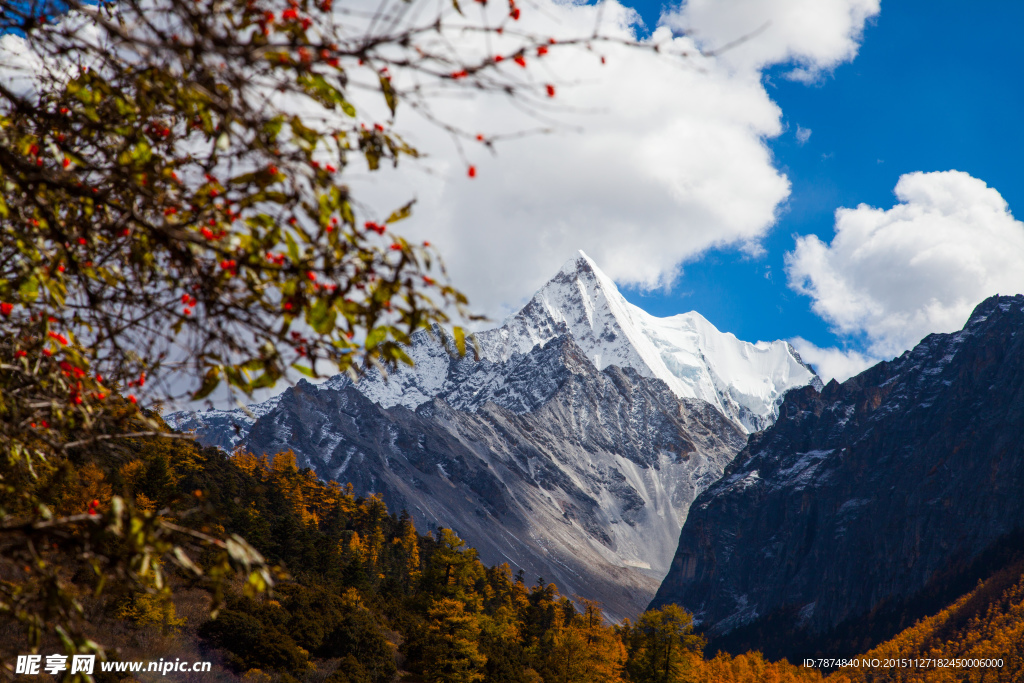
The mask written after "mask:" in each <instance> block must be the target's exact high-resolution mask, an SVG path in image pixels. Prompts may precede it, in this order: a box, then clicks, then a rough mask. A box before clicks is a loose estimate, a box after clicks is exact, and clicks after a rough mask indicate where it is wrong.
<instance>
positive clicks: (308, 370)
mask: <svg viewBox="0 0 1024 683" xmlns="http://www.w3.org/2000/svg"><path fill="white" fill-rule="evenodd" d="M292 367H293V368H295V369H296V370H298V371H299V372H301V373H302V374H303V375H305V376H306V377H310V378H315V377H316V373H315V372H313V369H312V368H307V367H306V366H305V365H299V364H298V363H292Z"/></svg>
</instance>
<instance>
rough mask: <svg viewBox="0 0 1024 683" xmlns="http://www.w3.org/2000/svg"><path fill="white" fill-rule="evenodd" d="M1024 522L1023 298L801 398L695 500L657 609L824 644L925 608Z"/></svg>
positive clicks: (714, 631) (997, 303)
mask: <svg viewBox="0 0 1024 683" xmlns="http://www.w3.org/2000/svg"><path fill="white" fill-rule="evenodd" d="M1022 527H1024V296H1015V297H993V298H990V299H988V300H986V301H985V302H983V303H982V304H981V305H979V306H978V307H977V308H976V309H975V311H974V313H973V314H972V316H971V318H970V320H969V321H968V323H967V325H966V326H965V327H964V329H963V330H962V331H960V332H957V333H953V334H937V335H930V336H928V337H926V338H925V339H924V340H922V342H921V343H920V344H919V345H918V346H917V347H915V348H914V349H913V350H911V351H909V352H907V353H904V354H903V355H902V356H900V357H899V358H897V359H895V360H893V361H892V362H887V363H880V364H879V365H876V366H875V367H873V368H871V369H869V370H867V371H866V372H864V373H862V374H861V375H858V376H857V377H854V378H851V379H850V380H847V381H846V382H844V383H842V384H838V383H836V382H834V381H833V382H831V383H829V384H828V385H827V386H826V387H825V388H824V389H823V390H822V391H821V393H818V392H817V391H815V390H814V389H813V388H809V387H808V388H804V389H796V390H793V391H791V392H790V393H789V394H787V395H786V398H785V400H784V402H783V404H782V406H781V409H780V416H779V420H778V421H777V422H776V423H775V425H774V426H772V427H770V428H768V429H767V430H765V431H764V432H761V433H758V434H755V435H752V436H751V438H750V441H749V442H748V444H747V446H746V448H745V449H744V450H743V451H742V452H741V453H740V454H739V455H738V456H737V457H736V459H735V460H734V461H733V462H732V463H731V464H730V465H729V466H728V467H727V469H726V472H725V474H724V476H723V477H722V479H721V480H720V481H718V482H716V483H715V484H714V485H713V486H711V487H710V488H709V489H708V490H706V491H705V492H704V493H702V494H701V495H700V496H699V497H698V498H697V500H696V501H695V502H694V504H693V506H692V507H691V509H690V513H689V516H688V518H687V520H686V523H685V525H684V527H683V530H682V532H681V534H680V541H679V546H678V549H677V551H676V554H675V558H674V560H673V562H672V567H671V569H670V571H669V574H668V576H667V577H666V578H665V580H664V582H663V583H662V585H661V588H660V589H659V591H658V593H657V596H656V597H655V599H654V601H653V603H652V604H653V605H655V606H657V605H662V604H666V603H672V602H675V603H678V604H680V605H683V606H684V607H686V608H687V609H689V610H691V611H693V612H694V613H695V615H696V617H697V619H699V621H700V623H701V626H702V628H703V629H704V630H705V631H706V632H707V633H708V634H709V635H711V636H712V638H718V639H719V641H720V642H723V641H724V640H727V638H726V639H723V638H722V636H723V635H724V634H729V633H733V632H737V631H742V630H746V631H747V632H755V631H756V632H759V633H762V634H763V633H766V632H775V633H776V634H777V635H779V636H780V638H784V639H785V640H786V641H787V642H789V643H795V642H798V641H800V640H801V638H803V639H804V641H805V642H811V641H813V638H812V636H814V635H815V634H819V635H820V634H826V633H828V632H829V631H830V630H834V629H835V628H836V627H837V626H838V625H840V624H847V625H849V624H851V623H855V622H856V620H857V619H868V618H869V615H871V614H872V611H873V610H875V611H877V610H879V609H881V608H882V607H884V606H890V607H891V606H893V605H900V604H910V602H912V601H913V600H914V598H915V596H919V595H921V594H922V593H923V592H924V591H926V590H930V588H931V587H933V585H934V584H935V583H936V582H937V581H939V580H940V579H941V578H942V577H950V576H956V575H958V572H960V573H962V572H963V571H966V570H967V569H968V568H969V567H971V566H972V563H975V564H976V562H977V560H978V558H979V557H981V556H982V555H983V554H984V553H985V552H991V550H992V548H993V547H995V546H996V545H998V544H999V543H1000V542H1001V541H1005V539H1007V538H1011V537H1014V535H1018V536H1017V537H1018V538H1019V533H1020V530H1021V529H1022ZM877 635H879V636H880V637H885V634H877ZM745 644H747V645H749V644H750V643H745ZM762 648H763V646H762ZM780 648H781V649H780V650H778V653H781V654H792V649H790V650H789V651H787V650H786V647H785V646H784V645H783V646H780ZM832 654H835V653H832Z"/></svg>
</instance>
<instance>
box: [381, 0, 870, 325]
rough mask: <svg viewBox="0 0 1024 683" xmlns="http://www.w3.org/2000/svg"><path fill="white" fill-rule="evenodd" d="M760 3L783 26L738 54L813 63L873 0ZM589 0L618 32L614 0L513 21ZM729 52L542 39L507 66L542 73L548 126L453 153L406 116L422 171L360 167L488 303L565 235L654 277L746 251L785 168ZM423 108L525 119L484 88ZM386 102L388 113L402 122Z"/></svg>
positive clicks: (517, 296)
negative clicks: (831, 11) (408, 201)
mask: <svg viewBox="0 0 1024 683" xmlns="http://www.w3.org/2000/svg"><path fill="white" fill-rule="evenodd" d="M698 4H699V5H700V7H704V4H703V3H698ZM768 4H769V5H772V6H773V7H775V9H776V10H779V11H781V12H782V15H781V16H778V17H776V15H775V13H774V12H775V10H772V11H769V12H767V13H765V12H764V11H761V10H758V13H757V20H758V21H760V19H761V18H772V19H773V21H774V22H775V23H774V24H773V25H778V26H780V27H786V29H785V31H783V32H782V33H781V34H780V35H778V36H774V37H770V36H769V34H768V33H767V32H766V33H765V34H764V35H765V36H766V38H765V40H769V39H770V41H771V44H770V46H769V47H762V48H760V52H759V53H758V55H759V56H758V57H757V59H756V60H753V61H752V62H751V63H752V64H755V65H756V67H757V68H759V67H761V66H764V65H766V64H770V63H773V62H776V61H780V60H791V59H796V58H798V59H799V63H800V64H801V65H803V66H805V67H807V68H811V67H813V68H828V67H831V66H833V65H834V64H836V63H837V62H839V61H842V60H843V59H849V58H851V57H852V56H853V55H854V54H855V52H856V43H855V41H856V38H857V36H858V35H859V32H860V29H861V26H862V24H863V21H864V18H865V17H866V16H868V15H869V14H870V13H871V12H872V11H876V10H877V3H875V4H872V3H867V4H865V3H864V2H863V0H843V1H842V2H839V1H838V0H836V1H835V2H832V1H831V0H830V2H829V3H827V4H828V6H829V7H832V8H838V7H840V6H842V7H843V8H845V9H843V10H842V12H839V10H838V9H836V10H835V11H836V12H837V13H839V14H842V16H843V17H845V18H844V19H843V21H842V22H838V21H836V22H832V23H834V24H835V26H832V25H831V24H829V23H828V22H826V21H825V19H829V18H830V15H828V14H827V13H826V14H821V13H820V12H812V14H813V16H814V17H819V18H820V17H822V16H823V17H825V19H821V20H820V21H819V20H817V19H816V20H814V21H810V22H796V23H794V20H793V17H792V15H793V14H794V12H796V13H799V12H797V11H796V10H799V9H800V8H801V7H802V5H798V6H797V7H796V8H795V9H794V8H793V7H789V6H788V5H786V3H768ZM724 5H729V6H731V5H730V3H724ZM687 7H688V8H693V9H694V16H693V17H692V21H691V22H690V23H691V24H692V26H693V27H694V30H696V29H697V28H700V29H701V35H702V36H703V35H710V36H713V37H715V38H716V39H717V37H718V36H720V35H721V36H726V35H728V36H735V35H738V34H742V33H743V32H744V31H746V30H747V26H746V23H747V17H746V16H745V15H742V14H741V13H739V11H738V10H737V11H736V12H723V13H720V14H713V13H708V12H703V10H702V11H701V12H696V10H697V9H700V7H694V3H691V4H690V5H688V6H687ZM872 8H874V9H872ZM740 9H742V8H740ZM687 11H688V10H687ZM599 13H603V22H604V28H603V31H604V32H605V33H606V34H610V35H614V36H618V37H622V38H626V39H629V38H632V37H633V36H634V27H635V22H636V21H637V17H636V15H635V13H633V12H632V10H628V9H625V8H623V7H622V6H621V5H618V4H616V3H615V2H607V3H605V5H604V6H603V9H601V10H599V9H598V8H597V7H595V6H593V5H584V4H569V3H562V2H555V1H554V0H539V2H538V3H537V4H536V5H534V6H532V8H531V9H530V10H529V11H526V10H524V13H523V20H522V22H521V23H525V28H526V29H528V30H531V31H536V32H539V33H541V34H542V35H544V34H545V33H546V32H551V33H552V34H553V35H556V36H559V37H562V36H571V35H576V36H581V35H588V34H589V33H590V32H591V31H592V30H593V27H594V25H595V22H596V21H597V18H598V16H599ZM726 15H730V16H732V19H729V17H728V16H726ZM823 24H827V25H823ZM805 34H806V35H805ZM772 35H774V34H772ZM823 36H827V37H828V38H827V40H826V39H825V38H824V37H823ZM757 40H761V38H760V37H758V38H757ZM650 41H651V42H652V43H661V44H662V45H663V46H664V47H666V48H667V49H668V50H674V51H690V52H691V53H694V47H695V44H694V42H693V39H691V38H689V37H686V36H681V37H680V36H677V37H675V38H672V36H671V34H670V32H669V31H668V29H667V28H665V27H662V28H660V29H658V30H656V31H655V33H654V34H653V36H652V37H651V38H650ZM750 42H751V43H753V42H754V41H750ZM826 43H827V45H826ZM744 49H750V48H744ZM737 54H738V53H734V52H728V53H726V55H723V56H721V57H710V58H705V57H701V56H699V55H696V54H695V53H694V56H692V57H691V58H689V59H687V60H683V61H679V60H672V59H667V58H665V57H664V56H659V55H656V54H654V53H653V52H652V51H649V50H639V49H628V48H621V47H614V46H611V45H607V44H595V51H594V53H587V52H585V51H581V50H575V49H570V50H565V51H562V50H552V51H551V53H550V54H549V55H548V56H547V57H545V58H544V59H543V60H537V59H530V60H528V61H529V64H530V65H529V68H528V69H527V70H526V71H525V72H523V73H526V74H529V75H530V77H531V78H535V79H537V82H538V83H543V82H545V81H547V82H552V83H554V84H555V85H556V87H557V96H556V98H555V99H554V100H551V102H552V103H553V104H554V105H557V107H558V109H556V110H552V111H550V112H545V115H548V114H550V116H551V117H552V118H553V119H554V120H555V121H556V122H557V123H556V124H554V128H555V132H554V133H552V134H550V135H541V136H536V137H532V138H526V139H518V140H515V141H513V142H510V143H508V144H502V145H499V146H498V154H497V156H495V157H493V158H492V157H491V156H490V155H488V154H487V153H486V152H485V151H484V150H482V149H477V148H474V147H472V146H470V147H468V148H467V149H466V152H465V156H464V157H458V156H457V155H454V154H447V153H446V152H445V150H446V149H451V145H450V143H448V142H447V141H446V140H445V139H443V138H442V137H441V135H440V134H439V132H438V131H437V130H436V128H432V127H431V126H430V125H429V124H424V125H419V124H418V123H417V124H416V125H415V126H414V127H413V131H412V135H411V137H412V138H413V139H414V140H415V142H416V143H417V145H418V146H419V147H420V148H421V149H424V150H426V151H428V152H430V153H432V154H434V155H435V156H434V159H433V162H432V163H433V166H432V169H433V172H432V173H431V174H420V175H416V174H413V175H409V174H408V173H404V172H401V169H400V171H399V172H398V173H395V174H392V175H390V176H387V175H381V176H378V177H376V178H371V179H369V180H370V181H372V182H373V183H375V185H376V187H377V188H378V190H379V191H380V192H385V191H387V192H390V193H392V195H394V194H395V193H396V191H398V190H401V191H404V192H408V193H411V194H415V195H416V196H417V197H418V198H419V203H418V205H417V208H416V217H415V218H414V219H413V221H410V222H408V223H407V224H403V225H402V226H401V230H402V231H403V232H405V233H410V234H411V236H412V237H416V238H425V239H430V240H431V241H433V242H435V243H436V244H437V245H438V246H439V248H440V249H441V252H442V253H443V254H444V256H445V260H446V262H447V264H448V265H449V270H450V272H451V274H452V276H453V278H454V280H455V282H456V284H457V285H458V286H460V287H462V288H463V289H464V290H465V291H466V292H467V293H468V294H469V295H470V298H471V302H472V303H473V304H475V306H476V307H477V308H478V310H481V311H483V312H485V313H488V314H489V315H491V316H493V317H500V316H501V315H502V314H504V313H506V312H508V311H509V310H511V309H513V308H515V307H516V306H518V305H519V304H520V303H521V302H522V300H523V299H524V298H525V297H528V296H529V295H530V294H532V292H533V291H534V290H535V289H536V288H537V287H538V286H539V285H541V284H542V283H543V282H544V280H546V279H547V278H548V277H550V276H551V275H552V274H553V273H554V272H556V270H557V268H558V267H559V266H560V265H561V263H562V262H564V261H565V260H566V259H568V258H569V257H571V256H572V255H573V254H574V253H575V252H576V250H577V249H581V248H582V249H584V250H585V251H586V252H587V253H588V254H590V255H591V256H592V257H593V258H594V259H595V260H596V261H597V262H598V263H599V264H601V267H602V268H604V269H606V271H607V272H608V274H609V275H610V276H611V277H613V278H614V279H615V280H617V281H618V282H620V283H622V284H626V285H635V286H639V287H645V288H656V287H662V286H666V285H668V284H670V283H671V282H672V281H673V280H674V279H675V277H676V275H678V273H679V268H680V267H681V264H684V263H685V262H687V261H689V260H693V259H696V258H699V256H700V255H701V254H702V253H704V252H705V251H706V250H708V249H709V248H712V247H723V246H734V247H740V248H745V249H746V250H747V251H750V252H752V253H757V252H758V248H759V242H760V240H761V238H762V237H763V236H764V235H765V234H766V232H767V231H768V230H769V229H770V228H771V227H772V225H773V224H774V223H775V220H776V215H777V211H778V208H779V206H780V204H781V203H782V202H783V201H784V200H785V199H786V198H787V197H788V195H789V189H790V187H789V182H788V179H787V178H786V177H785V175H783V174H782V173H781V172H779V170H778V169H776V168H775V166H774V165H773V160H772V156H771V152H770V150H769V149H768V147H767V145H766V140H768V139H770V138H772V137H775V136H777V135H779V134H781V132H782V130H783V127H782V125H781V114H782V112H781V111H780V109H779V107H778V106H777V105H776V104H775V103H774V102H773V101H772V100H771V98H770V97H769V95H768V93H767V92H766V91H765V89H764V86H763V84H762V82H761V78H760V72H758V71H756V69H755V70H751V69H747V70H737V69H736V65H735V64H734V63H733V62H732V61H730V60H734V59H735V57H736V55H737ZM599 55H603V56H604V57H605V58H606V63H605V64H602V63H601V60H600V59H599ZM509 68H512V69H516V68H517V67H515V66H514V65H510V66H509ZM446 107H447V108H446ZM439 112H440V115H442V116H447V117H448V118H450V119H452V120H457V121H458V122H459V123H460V125H461V126H463V127H464V128H465V129H466V130H469V131H475V130H479V131H482V132H484V133H485V134H490V133H491V132H493V131H495V130H513V129H515V128H516V126H517V125H519V126H522V125H527V126H528V125H530V124H529V123H526V124H524V119H523V118H521V116H520V114H519V112H518V110H517V109H516V108H515V107H513V106H510V103H509V102H508V101H506V100H504V99H500V98H488V97H476V96H474V97H472V98H465V99H461V100H458V101H455V102H451V103H448V104H442V105H441V106H440V107H439ZM407 113H408V112H406V114H407ZM401 117H402V114H401V113H400V119H399V124H400V125H405V124H408V122H409V119H402V118H401ZM468 163H472V164H474V165H475V166H476V169H477V177H476V178H475V179H472V180H470V179H469V178H467V177H466V165H467V164H468ZM399 194H400V193H399Z"/></svg>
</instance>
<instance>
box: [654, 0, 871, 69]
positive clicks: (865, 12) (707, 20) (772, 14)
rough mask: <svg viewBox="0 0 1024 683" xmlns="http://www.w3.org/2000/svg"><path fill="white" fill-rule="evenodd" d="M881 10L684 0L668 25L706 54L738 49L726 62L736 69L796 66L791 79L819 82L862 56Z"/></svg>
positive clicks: (824, 1) (800, 0) (798, 0)
mask: <svg viewBox="0 0 1024 683" xmlns="http://www.w3.org/2000/svg"><path fill="white" fill-rule="evenodd" d="M879 7H880V0H683V2H682V4H681V6H680V7H679V8H678V9H676V10H674V11H671V12H668V13H666V15H665V16H664V17H663V21H664V22H665V23H666V24H667V25H669V26H672V27H673V28H676V29H679V30H681V31H683V32H685V33H687V34H689V35H691V36H692V37H694V38H695V39H696V40H697V41H698V43H699V44H700V45H701V47H703V48H704V49H706V50H707V49H711V50H716V49H722V48H724V47H726V46H729V45H733V47H731V48H729V49H728V50H725V51H724V52H723V53H722V55H721V58H722V60H723V61H725V62H726V63H727V64H729V65H731V66H732V67H734V68H736V69H740V70H759V69H762V68H764V67H766V66H770V65H772V64H785V63H794V64H796V67H795V68H794V69H793V70H792V71H791V72H790V73H789V76H790V77H791V78H795V79H797V80H802V81H813V80H815V79H817V78H818V76H819V75H820V74H821V72H822V71H827V70H830V69H832V68H834V67H836V66H838V65H839V64H841V63H843V62H846V61H849V60H851V59H853V58H854V57H855V56H856V55H857V48H858V43H859V41H860V38H861V34H862V32H863V29H864V23H865V21H867V20H868V19H869V18H870V17H873V16H875V15H876V14H878V12H879ZM744 38H746V39H745V40H744ZM737 41H741V42H739V43H738V44H735V45H734V43H736V42H737Z"/></svg>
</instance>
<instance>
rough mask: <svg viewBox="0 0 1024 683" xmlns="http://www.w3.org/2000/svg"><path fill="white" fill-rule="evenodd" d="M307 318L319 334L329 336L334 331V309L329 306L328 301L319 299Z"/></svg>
mask: <svg viewBox="0 0 1024 683" xmlns="http://www.w3.org/2000/svg"><path fill="white" fill-rule="evenodd" d="M306 318H307V320H308V321H309V324H310V325H311V326H312V328H313V330H314V331H316V332H317V333H318V334H329V333H330V332H331V330H333V329H334V309H333V308H332V307H331V306H329V305H328V304H327V300H326V299H317V301H316V303H315V304H313V306H312V308H310V309H309V312H308V313H307V315H306Z"/></svg>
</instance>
